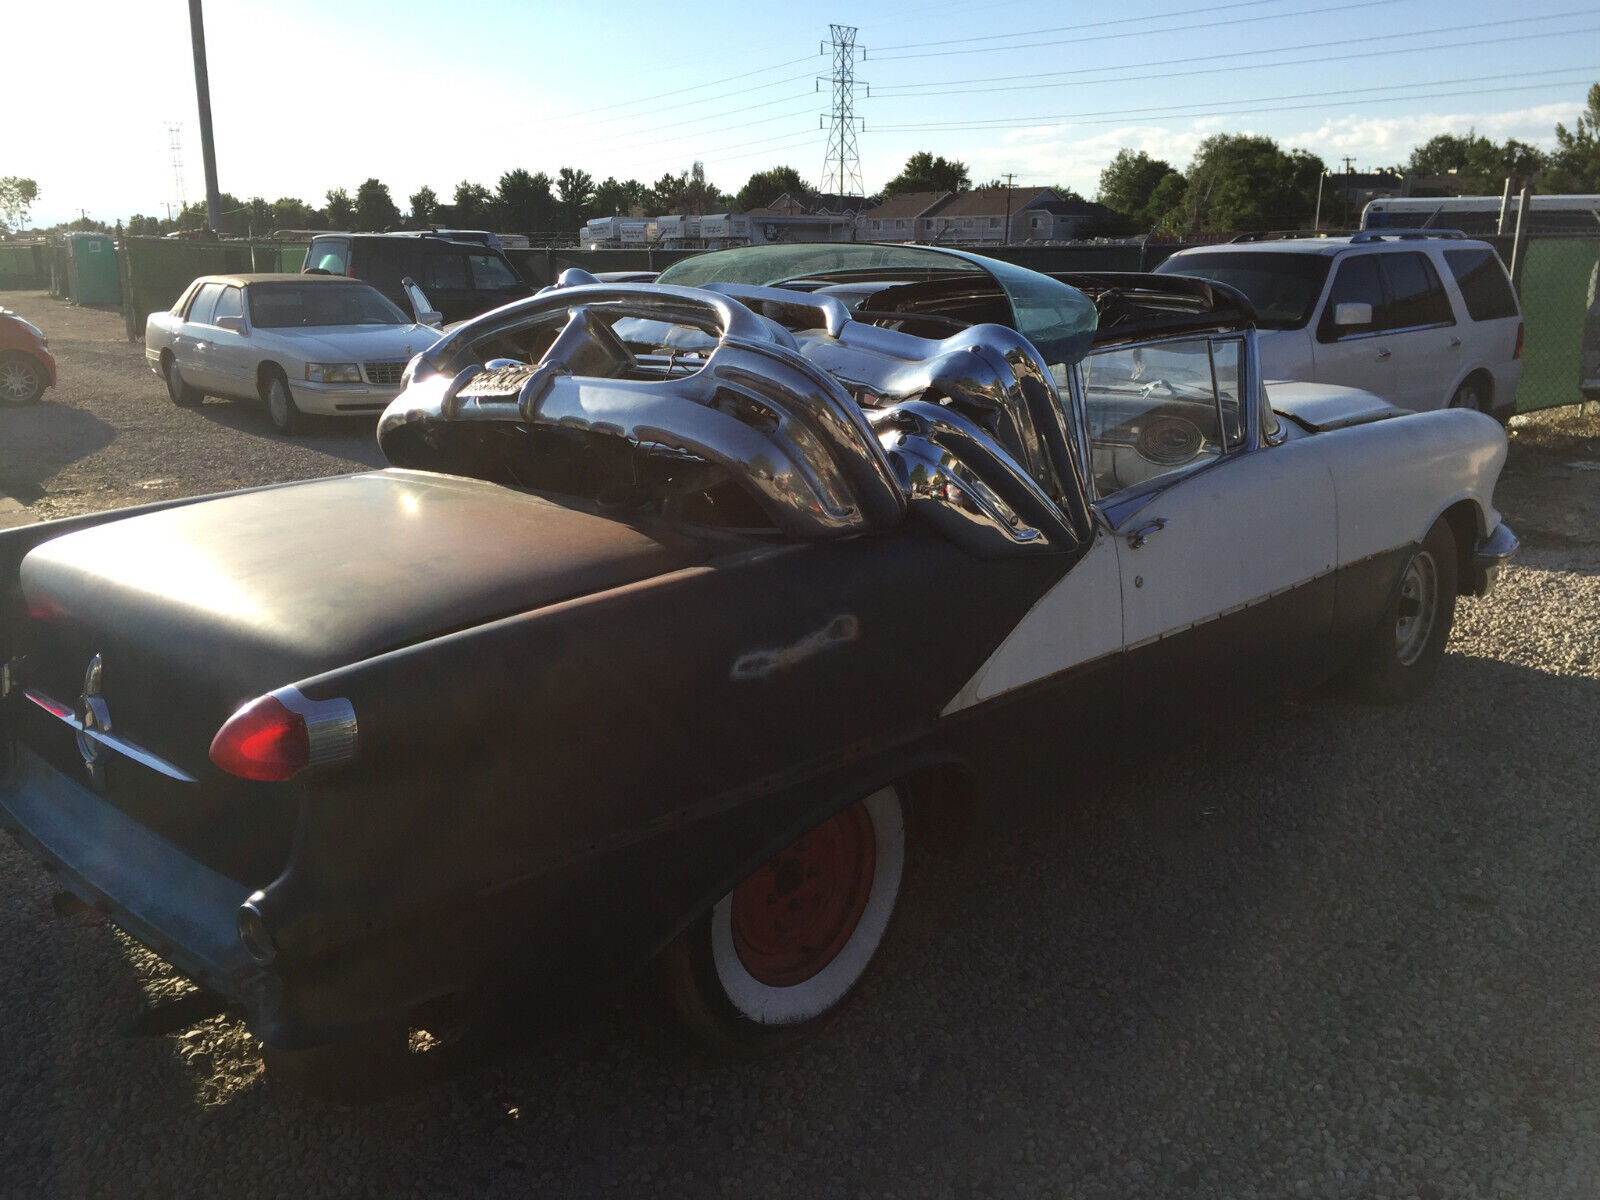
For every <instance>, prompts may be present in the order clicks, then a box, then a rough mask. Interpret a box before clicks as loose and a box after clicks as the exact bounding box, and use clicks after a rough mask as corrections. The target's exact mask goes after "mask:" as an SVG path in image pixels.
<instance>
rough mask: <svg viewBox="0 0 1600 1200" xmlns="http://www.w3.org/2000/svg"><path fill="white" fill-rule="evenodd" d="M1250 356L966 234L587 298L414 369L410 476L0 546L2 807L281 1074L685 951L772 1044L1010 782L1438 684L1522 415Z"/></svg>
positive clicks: (736, 1031)
mask: <svg viewBox="0 0 1600 1200" xmlns="http://www.w3.org/2000/svg"><path fill="white" fill-rule="evenodd" d="M1254 337H1255V335H1254V332H1253V329H1252V325H1251V313H1250V310H1249V307H1248V304H1247V302H1245V301H1244V300H1243V298H1242V297H1241V296H1240V295H1239V294H1238V293H1236V292H1232V291H1230V290H1229V289H1227V288H1225V287H1221V286H1216V285H1212V284H1208V283H1204V282H1201V281H1198V280H1190V279H1180V278H1165V277H1155V276H1130V275H1101V276H1077V277H1074V278H1073V280H1072V282H1070V283H1069V282H1066V281H1063V280H1059V279H1054V278H1049V277H1046V276H1043V275H1039V274H1035V273H1032V272H1029V271H1025V270H1022V269H1020V268H1017V267H1014V266H1010V265H1008V264H1004V263H999V262H994V261H990V260H986V259H983V258H980V257H977V256H974V255H969V254H963V253H958V252H954V251H945V250H934V249H928V248H917V247H889V246H872V245H848V246H793V245H791V246H771V247H757V248H750V249H741V250H732V251H727V252H723V253H718V254H708V255H704V256H701V257H697V258H693V259H688V260H685V261H683V262H680V263H678V264H676V265H674V266H673V267H671V268H670V269H669V270H667V271H666V272H665V273H664V274H663V275H662V276H661V278H660V280H659V281H658V282H657V283H654V284H642V285H641V284H607V283H602V282H597V281H595V280H594V279H593V278H592V277H586V276H584V275H583V274H582V273H580V272H575V271H574V272H568V274H567V275H565V276H564V277H563V279H562V282H561V283H560V284H559V285H558V286H556V287H554V288H552V289H547V290H546V291H545V292H543V293H542V294H540V295H538V296H536V297H531V298H529V299H527V300H525V301H522V302H519V303H516V304H513V305H509V306H506V307H504V308H502V309H499V310H497V311H495V312H492V313H489V314H486V315H484V316H482V317H480V318H478V319H477V320H474V321H472V322H470V323H468V324H466V325H464V326H462V327H460V328H459V329H457V330H455V331H454V332H453V333H451V334H449V335H448V336H446V337H445V338H444V339H443V340H442V341H440V342H438V343H437V344H436V345H433V346H432V347H431V348H430V349H428V350H427V351H426V352H424V353H422V354H421V355H419V356H418V357H416V358H415V359H413V360H412V362H411V364H410V365H409V367H408V368H407V370H406V374H405V379H404V385H405V386H404V391H403V392H402V393H401V394H400V395H399V396H398V397H397V398H396V400H395V401H394V402H393V404H391V405H390V406H389V408H388V410H387V411H386V412H385V414H384V416H383V417H382V419H381V421H380V424H379V438H380V441H381V444H382V447H383V449H384V451H385V453H386V455H387V457H388V460H389V462H390V463H391V464H392V466H391V467H390V468H389V469H387V470H381V471H371V472H365V473H361V474H356V475H350V476H344V477H340V478H331V479H319V480H314V481H310V482H304V483H292V484H286V485H282V486H277V487H271V488H262V489H256V490H251V491H244V492H239V493H235V494H231V495H226V496H221V497H216V498H211V499H205V500H199V501H182V502H175V503H168V504H162V505H155V506H150V507H147V508H144V509H138V510H129V511H126V512H117V513H106V514H102V515H98V516H90V517H80V518H74V519H70V520H66V521H60V522H54V523H49V524H44V525H36V526H29V527H26V528H21V529H14V530H10V531H6V532H4V533H0V580H3V582H4V588H3V593H0V594H3V600H4V611H3V616H0V663H4V676H3V685H4V691H5V698H4V702H3V706H0V721H3V739H0V745H3V746H4V754H5V758H4V774H3V777H0V817H3V820H4V822H5V824H6V825H7V826H8V827H9V828H10V830H11V831H12V832H13V833H14V834H15V835H16V837H17V838H18V839H19V840H20V841H21V842H22V844H23V845H24V846H26V847H27V848H28V849H29V850H30V851H31V852H32V853H33V854H34V855H36V856H37V857H38V858H39V859H40V860H42V862H43V863H44V864H45V865H46V866H47V867H48V869H49V870H50V871H52V872H53V873H54V874H55V876H56V877H57V878H58V879H59V881H60V884H61V886H62V887H63V888H64V889H65V890H66V891H68V892H70V893H72V894H73V895H75V896H76V897H78V898H79V899H81V900H83V901H85V902H87V903H89V904H91V905H93V906H95V907H96V908H98V909H99V910H100V911H102V912H106V913H108V914H109V915H110V917H111V919H112V920H113V921H115V922H116V923H117V924H118V925H120V926H121V927H122V928H124V929H125V930H127V931H129V932H130V933H131V934H133V936H135V937H136V938H138V939H139V940H140V941H142V942H144V943H145V944H146V945H148V946H150V947H152V948H154V949H155V950H156V951H157V952H158V953H160V954H161V955H162V956H164V957H165V958H167V959H169V960H170V961H171V962H172V963H174V964H175V965H176V966H177V967H178V968H179V969H181V970H182V971H183V972H185V973H186V974H187V975H189V976H190V977H191V978H192V979H193V980H195V981H196V982H197V983H199V984H200V985H201V986H202V987H204V988H207V989H211V990H212V991H214V992H215V993H217V994H218V995H219V996H220V997H222V998H224V999H225V1000H226V1001H228V1002H230V1003H231V1004H233V1005H235V1006H237V1007H238V1008H239V1009H240V1010H242V1011H243V1012H244V1013H245V1014H246V1015H247V1018H248V1021H249V1025H250V1028H251V1029H252V1030H253V1031H254V1032H255V1033H256V1034H257V1035H258V1036H260V1037H261V1038H262V1039H263V1040H264V1042H265V1044H266V1045H267V1046H268V1047H269V1048H274V1049H276V1050H278V1051H280V1052H287V1051H294V1050H297V1049H304V1048H310V1047H315V1046H318V1045H320V1044H326V1043H331V1042H333V1041H335V1040H336V1039H340V1038H344V1037H347V1036H349V1035H352V1034H356V1033H365V1034H368V1035H371V1036H370V1037H369V1041H370V1040H371V1038H381V1037H384V1036H387V1037H390V1038H391V1039H392V1042H391V1044H392V1045H395V1046H403V1045H404V1044H405V1039H404V1035H405V1033H406V1031H407V1029H408V1027H412V1026H415V1025H416V1024H418V1023H419V1022H424V1023H425V1022H426V1021H427V1020H428V1019H429V1014H430V1013H433V1012H437V1011H438V1010H439V1008H440V1006H451V1005H453V1004H455V1003H456V1002H457V1001H458V1000H459V999H460V998H462V997H467V996H476V995H502V996H503V995H508V994H509V995H511V996H513V997H514V998H515V1002H516V1005H517V1008H518V1009H519V1011H521V1012H524V1013H527V1012H532V1011H538V1010H540V1009H558V1008H559V1009H561V1010H563V1011H566V1012H575V1011H576V1012H581V1011H584V1010H585V1009H587V1008H589V1007H590V1006H592V1004H593V1003H594V1002H596V1001H597V1000H599V999H601V998H604V997H606V996H608V995H612V994H614V993H615V992H616V991H617V990H618V989H619V988H620V987H621V986H622V985H623V984H625V983H626V982H627V981H628V980H630V979H632V978H633V977H635V976H636V975H638V974H640V973H641V972H643V971H644V970H645V969H646V968H648V967H651V966H652V965H653V966H654V968H655V974H656V977H657V978H658V979H659V980H660V981H661V983H662V986H663V987H664V988H665V989H666V992H667V994H668V995H669V996H670V997H671V998H672V1000H673V1002H674V1003H675V1005H676V1007H677V1009H678V1010H679V1012H680V1013H681V1014H682V1015H683V1017H684V1019H685V1020H686V1021H687V1023H688V1024H689V1026H690V1027H691V1028H692V1029H694V1030H695V1031H696V1032H697V1033H699V1034H700V1035H702V1036H703V1037H704V1038H706V1039H707V1040H709V1041H710V1042H712V1043H714V1044H717V1045H720V1046H723V1047H726V1048H729V1049H732V1050H735V1051H739V1052H750V1051H756V1050H761V1049H765V1048H767V1047H770V1046H773V1045H777V1044H780V1043H783V1042H785V1041H787V1040H789V1039H791V1038H793V1037H796V1036H798V1035H800V1034H802V1033H804V1032H806V1031H808V1030H810V1029H812V1028H814V1027H815V1026H816V1025H817V1024H818V1023H819V1022H821V1021H823V1020H824V1019H825V1018H827V1017H828V1016H829V1014H830V1013H832V1012H833V1011H835V1009H836V1008H837V1007H838V1006H839V1004H840V1003H841V1002H842V1001H843V1000H844V999H845V998H846V996H847V995H848V994H849V993H850V992H851V990H852V989H853V988H854V986H855V985H856V983H857V982H858V981H859V980H860V978H861V977H862V973H863V972H864V971H865V970H866V969H867V967H868V964H869V963H870V962H871V961H872V959H873V957H874V954H875V952H876V951H877V949H878V947H879V944H880V942H881V940H882V939H883V937H884V936H885V932H886V931H887V930H888V928H889V926H890V922H891V917H892V916H893V913H894V910H895V906H896V903H897V900H898V898H899V895H900V884H901V880H902V878H903V876H904V873H905V871H906V867H907V864H908V862H909V861H910V860H911V859H912V858H913V857H914V856H915V855H917V854H918V853H919V842H918V840H917V837H916V836H915V834H916V833H917V832H918V831H925V830H926V829H927V828H928V827H929V825H930V824H936V823H937V822H939V821H941V820H954V819H955V815H954V814H957V813H959V812H960V811H961V810H962V809H963V807H964V806H966V805H970V804H973V803H976V801H975V800H974V797H976V796H977V795H978V794H979V793H978V786H979V785H980V784H982V783H983V782H984V781H986V780H988V779H990V778H991V777H992V776H993V775H994V773H995V771H996V769H997V767H998V766H999V765H1002V764H1004V763H1008V762H1013V761H1016V760H1018V759H1019V758H1025V757H1027V756H1035V757H1037V756H1040V755H1050V756H1060V755H1067V754H1070V753H1071V752H1072V749H1073V745H1074V744H1075V743H1079V742H1092V743H1093V744H1095V745H1098V746H1104V745H1105V744H1107V743H1106V741H1105V739H1107V738H1110V737H1115V736H1117V733H1118V731H1119V729H1121V728H1123V727H1124V725H1128V726H1130V727H1136V728H1137V729H1140V730H1145V731H1148V729H1149V728H1150V727H1151V724H1152V722H1153V721H1156V720H1159V713H1160V711H1161V710H1162V708H1163V706H1168V705H1185V706H1189V711H1192V709H1193V706H1194V705H1195V704H1197V703H1199V704H1203V705H1206V706H1208V707H1210V708H1217V707H1219V706H1221V705H1223V704H1224V703H1225V702H1227V701H1228V700H1229V699H1230V698H1232V697H1235V696H1243V695H1262V694H1270V693H1276V692H1283V691H1288V690H1291V689H1295V688H1303V687H1307V686H1310V685H1312V684H1314V683H1316V682H1318V681H1320V680H1323V679H1325V678H1328V677H1329V676H1332V675H1334V674H1336V673H1341V672H1343V673H1346V674H1348V675H1350V676H1351V677H1352V678H1353V680H1354V682H1355V683H1356V685H1357V686H1358V687H1359V688H1360V689H1362V690H1364V691H1365V692H1366V693H1367V694H1368V695H1369V696H1371V697H1372V698H1374V699H1377V700H1384V701H1399V700H1405V699H1409V698H1411V697H1413V696H1415V695H1417V694H1418V693H1419V692H1420V691H1421V690H1422V689H1423V687H1424V685H1425V684H1426V683H1427V682H1428V680H1429V677H1430V676H1431V675H1433V674H1434V672H1435V670H1436V669H1437V668H1438V666H1439V663H1440V658H1441V655H1442V652H1443V649H1444V645H1445V639H1446V636H1447V634H1448V632H1449V629H1450V624H1451V618H1452V613H1453V611H1454V607H1455V604H1456V600H1457V597H1458V596H1460V595H1476V594H1481V593H1482V592H1484V591H1485V590H1486V589H1487V588H1488V586H1489V584H1490V582H1491V580H1492V578H1493V577H1494V574H1495V572H1496V570H1497V568H1498V567H1499V565H1500V564H1501V563H1503V562H1504V561H1505V560H1506V559H1507V558H1508V557H1509V556H1510V555H1511V554H1512V552H1513V551H1514V550H1515V548H1516V539H1515V538H1514V537H1513V536H1512V534H1511V533H1510V531H1509V530H1508V529H1507V528H1506V527H1505V525H1504V524H1502V522H1501V520H1500V516H1499V514H1498V513H1497V512H1496V510H1495V508H1494V505H1493V502H1492V492H1493V489H1494V485H1495V480H1496V477H1497V475H1498V473H1499V470H1500V467H1501V464H1502V462H1503V460H1504V457H1505V448H1506V441H1505V436H1504V434H1503V433H1502V431H1501V429H1500V427H1499V426H1498V425H1497V424H1496V423H1495V422H1494V421H1493V420H1491V419H1490V418H1488V417H1487V416H1484V415H1483V414H1481V413H1476V412H1467V411H1461V410H1452V411H1442V412H1430V413H1423V414H1407V413H1404V412H1401V411H1400V410H1398V409H1395V408H1393V407H1391V406H1389V405H1387V404H1385V403H1383V402H1381V401H1379V400H1376V399H1375V398H1374V397H1372V396H1370V395H1368V394H1365V393H1361V392H1350V391H1342V390H1339V389H1334V388H1328V387H1315V386H1311V385H1298V390H1292V391H1289V392H1286V393H1285V394H1284V396H1283V397H1282V399H1281V401H1280V402H1278V403H1276V404H1274V403H1272V402H1271V401H1272V397H1269V396H1268V395H1267V393H1266V392H1265V391H1264V388H1263V384H1262V382H1261V381H1260V379H1259V376H1258V371H1257V366H1256V362H1257V360H1256V353H1255V341H1254ZM424 1027H426V1026H425V1025H424Z"/></svg>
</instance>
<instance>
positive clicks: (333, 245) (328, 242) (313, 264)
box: [306, 238, 350, 275]
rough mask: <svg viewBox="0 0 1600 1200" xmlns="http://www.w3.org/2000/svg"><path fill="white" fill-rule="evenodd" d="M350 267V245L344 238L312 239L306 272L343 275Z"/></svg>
mask: <svg viewBox="0 0 1600 1200" xmlns="http://www.w3.org/2000/svg"><path fill="white" fill-rule="evenodd" d="M349 265H350V243H349V242H347V241H346V240H345V239H344V238H312V239H311V250H310V253H308V254H307V256H306V270H308V271H313V270H315V271H326V272H327V273H328V274H330V275H343V274H344V273H345V271H346V270H347V269H348V267H349Z"/></svg>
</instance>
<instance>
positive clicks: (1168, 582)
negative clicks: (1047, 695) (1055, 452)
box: [1084, 337, 1338, 730]
mask: <svg viewBox="0 0 1600 1200" xmlns="http://www.w3.org/2000/svg"><path fill="white" fill-rule="evenodd" d="M1197 341H1198V343H1199V344H1200V345H1205V346H1206V347H1207V350H1208V358H1209V365H1210V372H1211V376H1212V378H1211V381H1209V383H1208V382H1207V381H1206V380H1204V379H1203V378H1200V377H1198V376H1199V372H1197V371H1188V372H1187V377H1186V378H1184V379H1182V380H1179V379H1177V378H1169V377H1168V376H1169V375H1175V374H1176V373H1177V372H1176V371H1175V370H1171V369H1170V366H1171V365H1176V366H1177V367H1178V368H1179V369H1183V364H1185V363H1189V364H1198V363H1200V362H1201V361H1202V360H1201V359H1200V358H1199V356H1198V355H1197V353H1196V352H1195V349H1194V346H1193V345H1183V344H1181V343H1164V344H1162V346H1160V347H1149V346H1147V347H1143V348H1142V354H1141V356H1140V357H1141V361H1140V362H1139V363H1138V364H1137V370H1138V372H1139V376H1140V377H1141V378H1145V379H1147V380H1148V382H1147V383H1146V384H1145V386H1144V387H1143V388H1142V389H1141V390H1140V392H1139V394H1138V396H1137V398H1136V399H1133V400H1132V402H1130V399H1131V398H1130V393H1129V392H1128V391H1127V389H1126V387H1125V386H1124V385H1122V384H1121V383H1119V382H1118V376H1119V375H1120V374H1122V373H1123V372H1121V371H1110V372H1106V371H1102V370H1100V369H1099V368H1100V367H1101V365H1102V364H1101V363H1097V362H1095V359H1096V358H1099V357H1100V356H1098V355H1091V356H1090V357H1089V359H1086V360H1085V367H1086V375H1085V392H1084V394H1085V403H1086V412H1087V415H1088V425H1089V429H1090V436H1091V457H1092V459H1093V460H1095V462H1096V470H1095V477H1096V486H1097V489H1099V491H1100V495H1101V498H1100V499H1099V500H1098V501H1097V502H1096V507H1097V509H1098V510H1099V512H1100V514H1101V520H1102V521H1103V522H1104V525H1105V527H1106V528H1107V530H1108V531H1109V532H1110V533H1111V534H1112V535H1113V536H1114V539H1115V541H1114V544H1115V546H1116V552H1117V560H1118V569H1119V576H1120V581H1121V585H1122V586H1121V594H1122V626H1123V643H1124V649H1125V667H1124V670H1125V679H1126V687H1127V695H1128V701H1129V703H1128V712H1129V714H1130V718H1131V720H1132V722H1133V724H1134V728H1135V729H1136V730H1137V729H1141V728H1146V729H1147V728H1148V724H1147V723H1148V722H1149V721H1150V720H1151V719H1153V718H1154V716H1155V715H1156V714H1157V713H1160V714H1162V715H1163V716H1170V715H1172V714H1173V713H1175V712H1183V711H1190V710H1192V706H1193V704H1194V702H1195V698H1196V697H1197V696H1203V697H1205V698H1206V699H1207V701H1208V702H1212V701H1217V700H1221V699H1224V698H1227V697H1231V696H1243V695H1253V694H1262V693H1269V692H1275V691H1280V690H1283V691H1287V690H1293V689H1294V688H1295V687H1297V686H1299V685H1301V684H1303V683H1304V682H1306V681H1307V680H1308V679H1309V678H1311V677H1313V676H1315V675H1316V674H1317V673H1318V672H1320V671H1321V669H1322V667H1323V664H1324V662H1325V658H1326V654H1327V647H1328V638H1329V635H1330V631H1331V628H1332V621H1333V599H1334V587H1333V582H1334V574H1333V571H1334V566H1335V563H1336V559H1337V550H1338V546H1337V541H1338V539H1337V534H1338V512H1337V507H1336V497H1335V494H1334V487H1333V479H1332V476H1331V475H1330V474H1329V472H1328V469H1327V466H1326V464H1325V463H1324V462H1323V461H1322V457H1321V455H1320V453H1319V451H1318V450H1317V447H1316V446H1315V443H1314V441H1313V440H1311V439H1306V440H1302V441H1293V442H1287V443H1284V444H1282V445H1275V446H1274V445H1267V444H1264V443H1263V442H1262V441H1261V438H1260V434H1259V432H1258V431H1257V430H1256V429H1255V428H1253V426H1255V425H1256V423H1257V422H1256V419H1255V412H1256V403H1257V401H1256V400H1255V399H1253V397H1254V396H1255V394H1256V393H1257V391H1258V382H1257V381H1256V380H1254V379H1253V378H1252V377H1251V376H1252V374H1253V372H1252V371H1251V370H1250V368H1249V361H1250V360H1249V356H1248V345H1247V343H1246V342H1245V340H1244V338H1243V337H1220V338H1213V339H1198V340H1197ZM1163 347H1164V348H1163ZM1115 353H1117V354H1119V355H1122V356H1131V352H1128V351H1120V352H1115ZM1097 376H1098V377H1099V378H1098V380H1097ZM1133 382H1135V383H1137V382H1138V380H1137V379H1135V380H1134V381H1133ZM1097 385H1098V386H1097ZM1160 385H1165V386H1164V387H1163V386H1160ZM1202 387H1209V388H1210V389H1211V391H1212V393H1213V394H1212V397H1211V400H1210V403H1209V404H1207V403H1205V400H1204V398H1203V397H1202V395H1201V394H1200V392H1201V389H1202ZM1172 396H1178V397H1180V399H1179V400H1173V399H1171V398H1170V397H1172ZM1097 409H1098V410H1100V411H1099V412H1097V411H1096V410H1097ZM1130 455H1131V459H1132V461H1130ZM1141 464H1142V465H1141ZM1112 488H1114V489H1116V490H1109V489H1112Z"/></svg>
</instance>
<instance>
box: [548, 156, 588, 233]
mask: <svg viewBox="0 0 1600 1200" xmlns="http://www.w3.org/2000/svg"><path fill="white" fill-rule="evenodd" d="M556 195H557V197H559V199H560V202H561V204H560V208H561V220H562V228H563V229H577V228H578V227H579V226H581V225H582V224H583V222H584V219H585V218H586V217H587V216H588V215H589V208H590V205H591V204H593V203H594V176H593V175H591V174H589V172H587V171H580V170H577V169H576V168H574V167H562V168H561V170H559V171H557V172H556Z"/></svg>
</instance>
